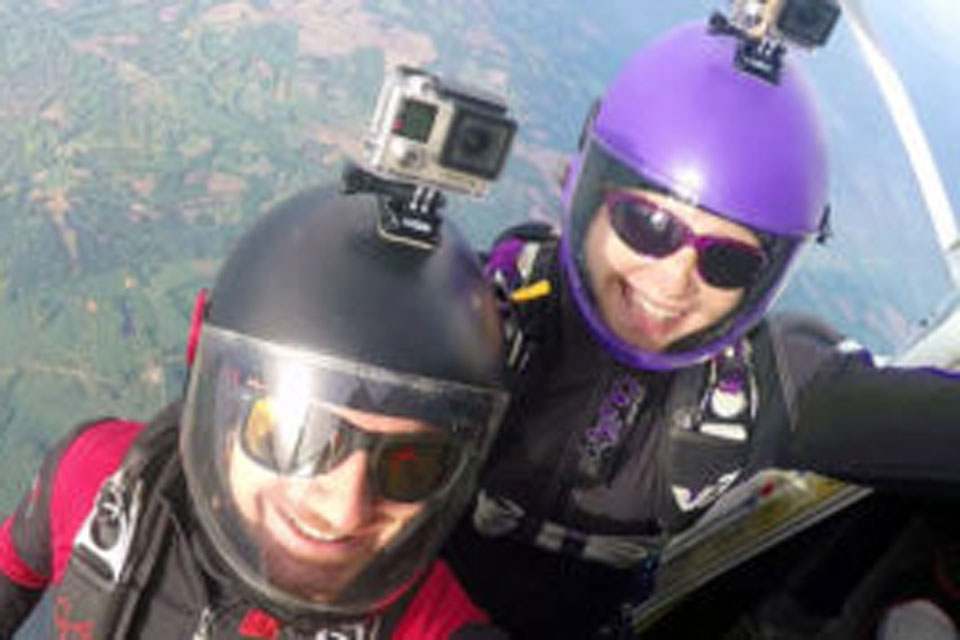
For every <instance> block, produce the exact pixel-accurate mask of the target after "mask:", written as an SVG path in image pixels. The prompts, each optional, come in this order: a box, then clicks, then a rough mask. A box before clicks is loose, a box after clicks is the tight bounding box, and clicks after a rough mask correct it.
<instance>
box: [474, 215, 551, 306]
mask: <svg viewBox="0 0 960 640" xmlns="http://www.w3.org/2000/svg"><path fill="white" fill-rule="evenodd" d="M559 242H560V232H559V230H558V229H557V228H555V227H553V226H551V225H549V224H547V223H545V222H526V223H523V224H520V225H517V226H514V227H510V228H508V229H506V230H505V231H503V232H502V233H501V234H500V235H499V236H497V238H496V240H494V241H493V245H492V246H491V249H490V251H489V252H488V253H487V254H486V255H485V256H484V273H485V274H486V276H487V278H488V279H489V280H491V281H493V282H494V283H496V284H499V285H501V286H503V287H505V288H507V289H508V290H513V289H515V288H517V287H519V286H522V285H523V284H526V283H528V282H530V281H531V280H533V279H534V271H535V270H543V269H544V268H545V267H548V266H549V264H548V263H551V262H553V259H554V257H555V255H556V247H557V246H558V244H559Z"/></svg>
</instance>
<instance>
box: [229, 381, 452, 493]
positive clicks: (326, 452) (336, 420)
mask: <svg viewBox="0 0 960 640" xmlns="http://www.w3.org/2000/svg"><path fill="white" fill-rule="evenodd" d="M280 415H281V412H280V411H279V410H278V406H277V403H276V402H275V401H273V400H271V399H270V398H269V397H263V398H258V399H257V400H255V401H254V402H253V404H252V405H251V408H250V411H249V412H248V413H247V419H246V421H245V423H244V427H243V430H242V433H241V443H242V446H243V450H244V451H245V452H246V454H247V455H248V456H250V457H251V458H253V459H254V460H256V461H257V462H259V463H260V464H262V465H264V466H265V467H267V468H269V469H271V470H273V471H275V472H277V473H282V474H297V475H308V476H309V475H319V474H324V473H328V472H330V471H332V470H333V469H334V468H336V466H337V465H339V464H340V463H341V462H343V461H344V460H345V459H346V458H347V457H349V456H350V454H351V453H353V451H354V450H356V449H358V448H367V447H371V446H372V447H373V448H374V450H375V451H377V453H376V454H375V460H373V461H372V464H373V466H374V476H375V481H376V485H377V489H378V491H379V493H380V495H381V496H382V497H384V498H386V499H387V500H393V501H396V502H419V501H421V500H424V499H426V498H427V497H429V496H430V495H431V494H432V493H435V492H436V491H438V490H440V489H442V488H443V487H444V486H445V485H446V483H447V481H448V480H449V478H450V476H451V474H452V473H453V472H454V471H455V470H456V467H457V464H458V461H459V447H457V446H456V444H455V443H454V442H452V441H447V440H442V439H438V438H433V437H419V438H418V437H415V436H390V435H380V434H376V435H374V434H367V435H364V432H363V431H362V430H361V429H359V428H353V427H351V426H350V424H349V423H348V422H346V421H344V420H343V419H342V418H341V417H340V416H338V415H336V414H335V413H333V412H331V411H330V410H328V409H327V408H325V407H323V406H322V405H318V404H314V405H312V406H311V407H310V409H309V410H308V412H307V414H306V415H305V416H303V417H305V418H306V419H301V420H297V421H296V424H292V423H290V424H284V421H283V420H282V419H280ZM301 415H302V414H301ZM378 441H379V443H380V444H379V445H378V444H376V443H377V442H378ZM364 442H366V444H364Z"/></svg>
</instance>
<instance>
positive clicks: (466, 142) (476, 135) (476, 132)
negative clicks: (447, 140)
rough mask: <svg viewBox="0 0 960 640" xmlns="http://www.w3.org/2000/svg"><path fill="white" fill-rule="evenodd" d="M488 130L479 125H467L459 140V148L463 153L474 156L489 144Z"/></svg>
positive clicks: (484, 149)
mask: <svg viewBox="0 0 960 640" xmlns="http://www.w3.org/2000/svg"><path fill="white" fill-rule="evenodd" d="M490 140H491V137H490V132H489V131H487V130H485V129H481V128H480V127H468V128H466V129H465V130H464V132H463V137H462V138H461V140H460V150H461V152H462V153H463V154H464V155H468V156H475V155H477V154H480V153H483V152H484V151H486V150H487V148H488V147H489V146H490Z"/></svg>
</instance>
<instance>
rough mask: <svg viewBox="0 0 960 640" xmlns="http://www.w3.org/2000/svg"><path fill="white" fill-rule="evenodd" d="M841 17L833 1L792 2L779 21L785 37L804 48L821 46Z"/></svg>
mask: <svg viewBox="0 0 960 640" xmlns="http://www.w3.org/2000/svg"><path fill="white" fill-rule="evenodd" d="M839 17H840V7H839V6H838V5H837V4H835V3H834V2H833V1H832V0H791V1H790V2H789V3H788V4H787V5H786V7H785V9H784V10H783V13H781V14H780V17H779V18H778V19H777V28H778V29H779V30H780V32H781V33H783V35H785V36H787V37H788V38H790V39H791V40H793V41H795V42H797V43H799V44H801V45H804V46H808V47H810V46H821V45H823V44H824V43H825V42H826V41H827V38H828V37H829V36H830V32H831V31H832V30H833V26H834V25H835V24H836V22H837V19H838V18H839Z"/></svg>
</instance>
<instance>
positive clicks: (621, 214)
mask: <svg viewBox="0 0 960 640" xmlns="http://www.w3.org/2000/svg"><path fill="white" fill-rule="evenodd" d="M608 207H609V211H610V224H611V226H612V227H613V230H614V232H615V233H616V234H617V236H618V237H619V238H620V240H622V241H623V242H624V243H625V244H626V245H627V246H629V247H630V248H631V249H633V250H634V251H636V252H637V253H642V254H643V255H646V256H652V257H654V258H662V257H664V256H667V255H670V254H671V253H673V252H674V251H676V250H677V249H679V248H680V247H681V246H682V245H683V229H682V228H680V226H679V225H677V223H676V219H675V218H674V217H673V216H672V215H671V214H670V213H668V212H667V211H662V210H659V209H656V208H653V207H651V206H647V205H646V203H645V202H643V201H640V200H633V199H611V200H610V201H609V204H608Z"/></svg>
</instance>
